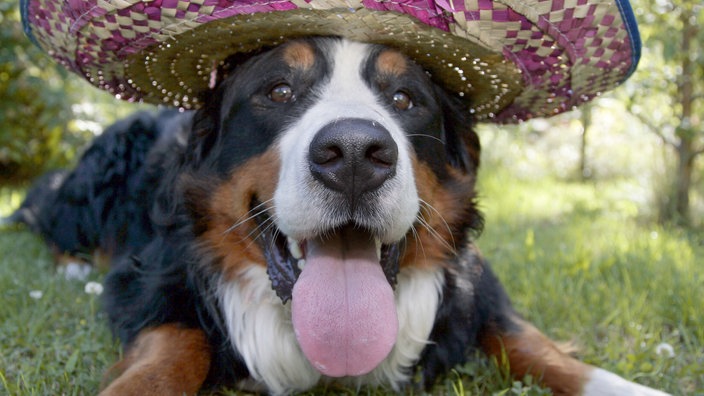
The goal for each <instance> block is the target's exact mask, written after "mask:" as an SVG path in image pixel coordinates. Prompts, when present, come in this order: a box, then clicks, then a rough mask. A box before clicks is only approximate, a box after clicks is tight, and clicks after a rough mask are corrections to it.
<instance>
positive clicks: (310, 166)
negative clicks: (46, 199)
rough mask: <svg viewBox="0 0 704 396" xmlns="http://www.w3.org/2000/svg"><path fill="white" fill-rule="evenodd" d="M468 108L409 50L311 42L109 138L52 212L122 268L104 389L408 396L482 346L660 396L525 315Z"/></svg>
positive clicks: (570, 378)
mask: <svg viewBox="0 0 704 396" xmlns="http://www.w3.org/2000/svg"><path fill="white" fill-rule="evenodd" d="M464 103H465V102H464V101H460V100H459V99H458V98H456V97H455V96H453V95H452V94H449V93H447V92H445V91H444V90H443V89H442V88H440V87H439V86H437V85H435V84H434V83H433V82H432V80H431V77H430V76H429V75H428V73H426V72H425V71H424V70H423V69H421V68H420V67H419V66H418V65H416V64H415V63H414V62H413V61H411V60H410V59H408V58H407V57H406V56H404V55H402V54H401V53H400V52H398V51H396V50H394V49H391V48H387V47H383V46H378V45H370V44H363V43H358V42H352V41H348V40H346V39H340V38H304V39H298V40H293V41H290V42H287V43H285V44H283V45H281V46H278V47H275V48H272V49H269V50H267V51H262V52H261V53H259V54H256V55H254V56H252V57H249V58H247V59H231V60H230V61H229V62H227V63H226V64H225V65H223V66H222V67H221V68H220V69H219V72H218V73H217V85H216V86H215V88H214V89H213V90H212V91H211V92H209V93H208V94H207V95H206V97H205V105H204V106H203V107H202V108H201V109H200V110H198V111H196V112H195V113H192V114H191V113H177V112H169V113H167V114H166V115H164V114H161V115H160V116H157V117H153V116H152V117H149V116H145V115H139V116H136V117H135V118H132V119H130V120H127V121H124V122H123V125H121V126H118V127H116V128H115V131H113V132H111V130H110V129H108V131H107V133H106V134H105V135H104V136H102V137H100V138H99V139H98V140H97V141H96V142H95V143H94V146H93V148H91V149H90V150H89V151H88V152H87V153H86V154H85V155H84V157H83V159H82V160H81V162H80V163H79V164H78V167H77V168H76V169H75V170H74V171H72V172H71V173H70V174H68V175H67V176H66V179H65V180H64V181H63V185H62V186H61V188H60V190H59V191H58V193H56V194H55V195H56V197H55V198H54V199H53V200H52V201H53V202H52V203H51V204H50V205H46V209H45V210H44V211H46V212H51V213H52V215H53V216H47V218H48V219H51V220H50V221H51V225H50V226H47V228H48V229H51V230H55V231H57V232H53V233H48V232H44V234H45V237H47V239H48V240H50V241H51V242H52V243H53V244H54V245H57V246H60V248H61V249H63V250H68V251H71V250H74V251H86V252H87V251H89V250H95V249H101V250H103V251H105V252H107V254H108V255H109V256H110V257H111V258H112V263H111V269H110V272H109V274H108V275H107V278H106V280H105V286H106V288H105V293H104V297H105V299H104V308H105V310H106V311H107V313H108V317H109V321H110V325H111V327H112V329H113V330H114V332H115V334H116V335H117V336H118V337H119V339H120V340H121V341H122V343H123V345H124V354H123V356H122V359H121V360H120V361H119V362H118V363H116V364H115V365H114V366H113V367H112V368H111V369H110V370H109V371H108V373H107V374H106V378H105V380H104V388H103V389H102V393H101V394H102V395H106V396H107V395H180V394H184V393H185V394H193V393H196V392H197V391H198V390H199V389H202V388H204V387H211V386H215V385H218V386H219V385H229V386H234V387H237V388H240V389H246V390H252V391H263V392H268V393H271V394H289V393H294V392H297V391H302V390H308V389H311V388H313V387H315V386H316V385H318V384H321V383H322V384H329V383H340V384H343V385H346V386H352V387H357V386H362V385H371V386H384V387H386V388H387V389H390V390H393V391H395V392H399V391H403V390H404V389H405V387H407V386H409V384H411V383H420V384H422V385H423V386H425V387H426V388H430V387H431V386H432V385H433V384H434V383H435V381H436V379H437V378H438V377H439V376H441V375H442V374H444V373H447V372H448V371H449V370H451V369H452V368H453V367H454V366H456V365H458V364H462V363H463V362H466V361H467V360H468V359H470V358H472V357H474V356H476V354H475V353H474V351H476V350H481V351H483V352H484V353H485V354H486V355H488V356H493V357H495V358H496V359H497V360H498V361H499V362H502V363H505V364H507V365H508V367H510V371H511V373H512V374H513V375H514V376H515V377H517V378H522V377H523V376H525V375H528V374H530V375H532V376H533V377H535V378H538V379H539V380H540V382H541V383H542V384H544V385H545V386H547V387H549V388H550V389H552V391H553V393H554V394H560V395H578V394H584V395H626V394H630V395H634V394H641V395H661V394H662V393H661V392H659V391H655V390H652V389H650V388H646V387H644V386H641V385H638V384H635V383H632V382H629V381H627V380H625V379H623V378H621V377H618V376H617V375H615V374H612V373H609V372H607V371H605V370H603V369H598V368H595V367H592V366H590V365H587V364H585V363H582V362H580V361H578V360H576V359H574V358H573V357H572V356H570V355H569V354H568V353H565V352H564V351H563V350H561V348H560V347H558V345H557V344H556V343H554V342H553V341H551V340H549V339H548V338H547V337H545V336H544V335H542V334H541V333H540V332H539V331H538V330H537V329H536V328H535V327H533V326H532V325H531V324H529V323H527V322H526V321H524V320H523V319H521V317H520V316H519V315H518V314H517V313H516V312H515V311H514V310H513V308H512V307H511V303H510V301H509V298H508V297H507V294H506V292H505V291H504V289H503V288H502V286H501V284H500V283H499V281H498V280H497V278H496V277H495V276H494V274H493V273H492V272H491V269H490V268H489V266H488V265H487V263H486V261H485V260H484V259H483V258H482V256H481V255H480V253H479V251H478V249H477V248H476V246H475V245H474V242H473V238H474V237H476V235H477V234H478V233H479V232H480V230H481V228H482V224H483V222H482V217H481V214H480V213H479V211H478V210H477V207H476V193H475V182H476V177H477V169H478V167H479V152H480V146H479V140H478V137H477V135H476V134H475V132H474V131H473V120H472V118H471V114H470V111H469V110H468V108H467V107H466V105H465V104H464ZM166 119H168V120H169V122H166V121H165V120H166ZM125 122H126V123H127V124H124V123H125ZM101 139H103V141H102V142H101ZM108 140H110V141H109V142H107V141H108ZM106 147H109V149H108V148H106ZM64 190H65V191H64ZM62 202H63V203H64V204H65V203H66V202H69V203H70V204H71V205H73V206H72V207H71V210H73V212H71V211H68V209H65V208H64V209H61V208H62ZM41 216H42V215H41V213H40V217H41ZM70 221H72V223H71V224H70V227H69V229H66V228H64V223H63V222H70ZM71 227H73V228H71ZM61 238H70V239H71V240H70V241H68V242H70V243H67V242H64V241H62V239H61Z"/></svg>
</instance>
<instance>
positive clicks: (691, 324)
mask: <svg viewBox="0 0 704 396" xmlns="http://www.w3.org/2000/svg"><path fill="white" fill-rule="evenodd" d="M484 171H485V172H486V173H485V174H484V177H483V179H482V180H481V196H482V201H481V202H482V205H481V206H482V209H483V210H484V211H485V213H486V217H487V222H486V224H487V225H486V228H485V231H484V234H483V235H482V237H481V238H480V240H479V245H480V247H481V248H482V250H483V252H484V254H485V255H486V256H487V257H489V258H490V259H491V261H492V263H493V266H494V268H495V270H496V272H497V273H498V274H499V276H500V278H501V279H502V281H503V283H504V284H505V286H506V288H507V290H508V291H509V293H510V294H511V296H512V298H513V301H514V303H515V305H516V307H517V308H518V310H519V311H520V312H522V313H523V314H524V315H525V316H526V317H527V318H528V319H529V320H530V321H532V322H533V323H535V324H536V325H537V326H538V327H539V328H540V329H542V330H543V331H544V332H546V333H547V334H549V335H550V336H551V337H553V338H556V339H561V340H568V341H569V340H571V341H574V342H576V344H577V345H578V346H579V347H580V356H581V358H582V359H583V360H585V361H587V362H589V363H592V364H595V365H598V366H601V367H604V368H606V369H609V370H611V371H615V372H617V373H618V374H620V375H622V376H624V377H626V378H630V379H634V380H637V381H638V382H641V383H643V384H646V385H649V386H653V387H657V388H661V389H664V390H667V391H669V392H671V393H674V394H682V395H685V394H686V395H691V394H700V395H701V394H704V317H703V316H702V305H703V304H704V292H703V290H704V276H703V275H702V270H701V269H702V266H701V265H702V261H703V260H704V235H702V234H701V233H699V234H697V233H695V232H693V231H689V232H688V231H682V230H677V229H674V230H672V229H663V228H661V227H659V226H655V225H652V224H647V223H643V222H641V221H640V220H639V219H640V217H639V214H638V207H637V206H636V205H635V204H633V203H631V200H630V199H629V197H628V192H627V190H626V188H625V185H624V184H619V183H617V182H610V183H597V184H571V183H566V182H557V181H551V180H548V179H545V180H538V181H535V180H534V181H530V182H525V181H520V180H517V179H515V178H513V177H511V176H509V175H508V174H507V173H501V172H494V173H492V172H491V170H487V169H484ZM19 199H20V194H19V193H18V192H17V191H14V190H11V189H8V188H4V189H3V188H0V216H1V215H7V214H8V213H9V212H10V211H11V209H12V208H13V207H14V206H16V205H18V203H19ZM698 264H699V265H698ZM101 277H102V276H101V275H100V274H93V275H91V277H90V279H89V280H90V281H98V282H100V280H101ZM84 286H85V282H79V281H67V280H64V279H63V278H62V277H61V276H60V275H58V274H56V272H55V270H54V269H53V264H52V258H51V255H50V254H49V252H48V251H47V250H46V248H45V247H44V246H43V244H42V243H41V241H40V240H39V239H38V238H36V237H35V236H33V235H31V234H30V233H28V232H26V231H24V230H22V229H17V228H5V229H2V230H0V293H1V295H2V300H1V301H2V304H0V394H10V395H59V394H65V395H74V394H75V395H83V394H95V393H96V391H97V389H98V386H99V383H100V378H101V375H102V373H103V371H104V370H105V369H106V368H107V367H108V366H109V365H110V363H111V362H113V361H115V360H116V358H117V356H118V350H119V348H118V346H117V344H116V343H115V342H114V340H112V338H111V335H110V333H109V331H108V330H107V328H106V325H105V317H104V315H102V314H101V313H100V307H99V305H100V304H99V298H98V297H96V296H94V295H90V294H87V293H85V291H84ZM33 292H34V293H33ZM36 292H41V297H39V298H37V297H38V294H39V293H36ZM32 296H33V297H32ZM663 343H665V344H667V345H669V346H671V347H672V349H673V351H674V356H672V357H670V356H668V355H667V354H662V353H661V354H658V353H657V352H656V350H657V348H658V345H660V344H663ZM338 391H339V390H336V391H335V392H334V393H337V392H338ZM343 393H345V394H353V393H354V392H352V391H349V390H346V391H343ZM366 393H371V394H383V393H384V392H383V391H380V390H368V391H366ZM437 393H438V394H444V393H449V394H480V395H484V394H505V395H522V394H531V395H537V394H544V393H546V392H545V391H543V390H541V389H539V388H538V387H537V386H531V385H522V384H520V383H514V382H513V381H511V380H508V379H507V378H506V376H505V375H504V371H503V370H502V369H500V368H496V367H495V366H494V365H493V364H491V363H488V362H486V361H483V360H479V362H477V363H474V364H469V365H467V366H465V367H460V368H457V369H456V370H455V371H454V372H452V373H450V374H449V375H448V378H447V380H446V381H445V382H444V384H442V386H441V387H440V388H439V389H438V390H437Z"/></svg>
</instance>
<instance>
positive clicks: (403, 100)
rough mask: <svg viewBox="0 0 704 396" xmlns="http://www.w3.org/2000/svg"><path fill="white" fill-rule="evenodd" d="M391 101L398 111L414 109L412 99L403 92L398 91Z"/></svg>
mask: <svg viewBox="0 0 704 396" xmlns="http://www.w3.org/2000/svg"><path fill="white" fill-rule="evenodd" d="M391 100H393V103H394V107H395V108H397V109H398V110H410V109H412V108H413V101H412V100H411V97H410V96H408V94H407V93H405V92H403V91H396V93H394V96H392V97H391Z"/></svg>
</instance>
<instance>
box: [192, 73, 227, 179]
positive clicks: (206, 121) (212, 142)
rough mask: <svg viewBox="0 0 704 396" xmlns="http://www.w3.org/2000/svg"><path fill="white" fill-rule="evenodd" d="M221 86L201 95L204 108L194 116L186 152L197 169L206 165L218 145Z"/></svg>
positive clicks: (222, 90)
mask: <svg viewBox="0 0 704 396" xmlns="http://www.w3.org/2000/svg"><path fill="white" fill-rule="evenodd" d="M222 85H224V84H220V85H218V86H216V87H215V88H213V89H210V90H208V91H206V92H205V93H203V94H202V95H201V103H203V107H201V108H200V109H198V110H197V111H196V113H195V114H194V116H193V126H192V130H191V133H190V134H189V136H188V148H187V151H186V156H187V158H186V159H187V163H189V164H193V165H194V167H195V168H198V167H200V166H201V165H203V164H204V161H206V159H207V158H208V157H209V154H210V152H211V151H212V150H213V148H214V147H215V146H216V145H217V141H218V131H219V130H220V112H221V109H220V103H221V102H222V98H223V92H224V89H223V88H222Z"/></svg>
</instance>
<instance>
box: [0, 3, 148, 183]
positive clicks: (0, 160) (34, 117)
mask: <svg viewBox="0 0 704 396" xmlns="http://www.w3.org/2000/svg"><path fill="white" fill-rule="evenodd" d="M18 8H19V7H18V2H17V0H0V25H2V29H0V103H2V109H1V110H0V183H8V182H9V183H16V182H22V181H25V180H27V179H29V178H33V177H35V176H37V175H39V174H41V173H43V172H45V171H46V170H48V169H53V168H58V167H64V166H67V165H68V164H69V163H70V162H71V161H73V160H74V159H75V158H76V157H77V155H78V152H79V151H80V150H81V148H82V147H83V146H84V145H85V143H86V142H87V141H88V140H89V139H90V138H92V136H93V135H94V134H96V133H100V132H101V131H102V127H103V126H105V125H108V124H109V123H111V122H112V121H114V120H115V119H116V118H119V117H123V116H125V115H126V114H127V113H129V112H131V111H134V110H135V108H136V105H134V104H126V103H125V102H120V101H119V100H116V99H115V98H114V97H112V96H111V95H109V94H107V93H105V92H102V91H100V90H99V89H97V88H93V87H91V86H90V84H89V83H87V82H86V81H84V80H83V79H81V78H80V77H78V76H75V75H73V74H71V73H69V72H68V71H66V70H65V69H63V68H62V67H60V66H58V65H57V64H56V63H55V62H54V61H53V60H52V59H51V58H50V57H49V56H48V55H46V54H45V53H44V52H43V51H42V50H40V49H39V48H37V47H35V46H34V45H33V44H32V43H31V42H30V41H29V39H28V38H27V37H26V36H25V34H24V31H23V30H22V23H21V21H20V14H19V9H18ZM142 106H145V105H142Z"/></svg>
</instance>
